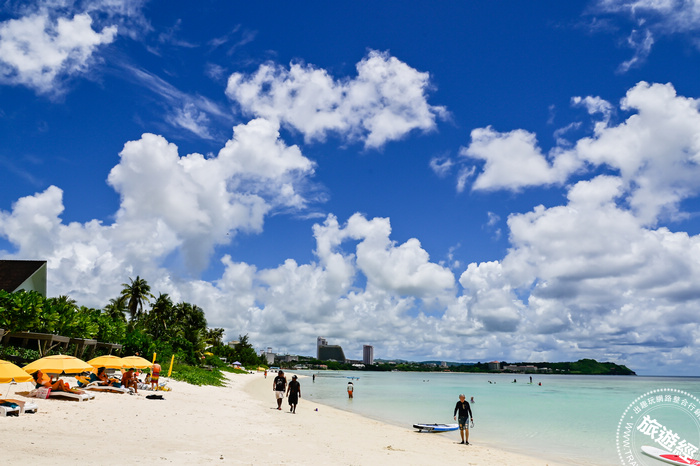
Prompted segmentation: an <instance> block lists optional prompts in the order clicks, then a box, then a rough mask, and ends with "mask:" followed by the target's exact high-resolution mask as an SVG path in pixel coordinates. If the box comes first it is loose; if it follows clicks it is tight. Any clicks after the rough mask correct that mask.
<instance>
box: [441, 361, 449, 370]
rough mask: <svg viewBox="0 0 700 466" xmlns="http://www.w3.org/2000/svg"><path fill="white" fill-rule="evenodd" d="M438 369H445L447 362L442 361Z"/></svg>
mask: <svg viewBox="0 0 700 466" xmlns="http://www.w3.org/2000/svg"><path fill="white" fill-rule="evenodd" d="M440 367H442V368H443V369H447V362H445V361H442V362H441V363H440Z"/></svg>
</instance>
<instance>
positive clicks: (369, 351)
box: [362, 345, 374, 364]
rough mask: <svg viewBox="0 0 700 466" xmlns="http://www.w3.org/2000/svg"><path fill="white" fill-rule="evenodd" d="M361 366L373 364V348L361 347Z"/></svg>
mask: <svg viewBox="0 0 700 466" xmlns="http://www.w3.org/2000/svg"><path fill="white" fill-rule="evenodd" d="M362 364H374V346H372V345H362Z"/></svg>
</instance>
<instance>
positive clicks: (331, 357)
mask: <svg viewBox="0 0 700 466" xmlns="http://www.w3.org/2000/svg"><path fill="white" fill-rule="evenodd" d="M316 359H318V360H320V361H338V362H345V353H343V348H341V347H340V345H329V344H328V341H326V339H325V338H323V337H318V338H317V339H316Z"/></svg>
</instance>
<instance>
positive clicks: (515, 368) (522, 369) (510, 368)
mask: <svg viewBox="0 0 700 466" xmlns="http://www.w3.org/2000/svg"><path fill="white" fill-rule="evenodd" d="M503 370H505V371H511V372H537V367H536V366H533V365H530V364H528V365H524V366H516V365H514V364H511V365H508V366H504V367H503ZM548 370H549V369H547V368H545V370H544V371H543V372H547V371H548Z"/></svg>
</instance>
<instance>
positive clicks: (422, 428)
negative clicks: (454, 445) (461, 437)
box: [413, 424, 459, 433]
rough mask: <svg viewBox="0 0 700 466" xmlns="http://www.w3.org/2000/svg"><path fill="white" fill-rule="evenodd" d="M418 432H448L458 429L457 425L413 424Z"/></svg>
mask: <svg viewBox="0 0 700 466" xmlns="http://www.w3.org/2000/svg"><path fill="white" fill-rule="evenodd" d="M413 427H414V428H416V429H418V431H419V432H434V433H437V432H449V431H451V430H457V429H459V425H458V424H413Z"/></svg>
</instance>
